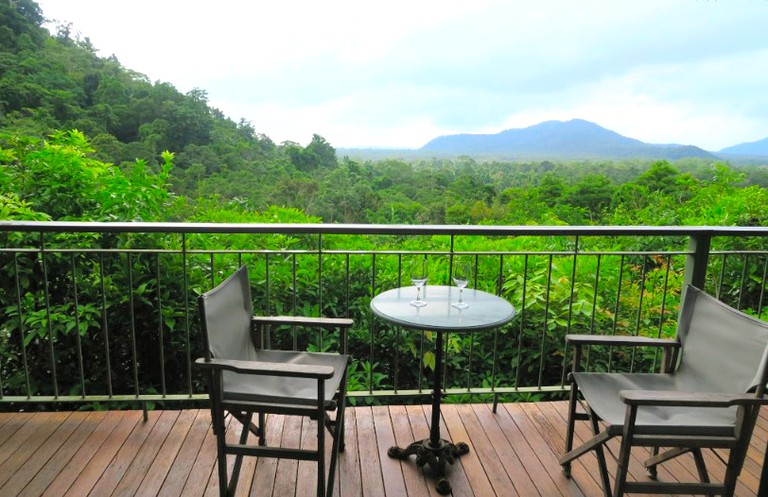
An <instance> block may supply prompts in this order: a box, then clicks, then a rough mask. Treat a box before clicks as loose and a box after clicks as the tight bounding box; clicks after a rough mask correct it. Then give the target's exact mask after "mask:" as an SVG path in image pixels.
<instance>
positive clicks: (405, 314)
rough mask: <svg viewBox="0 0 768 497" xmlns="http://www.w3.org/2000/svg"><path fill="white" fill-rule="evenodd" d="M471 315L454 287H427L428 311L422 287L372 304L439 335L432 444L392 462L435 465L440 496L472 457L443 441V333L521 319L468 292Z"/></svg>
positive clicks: (504, 305)
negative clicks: (459, 464) (460, 461)
mask: <svg viewBox="0 0 768 497" xmlns="http://www.w3.org/2000/svg"><path fill="white" fill-rule="evenodd" d="M462 295H463V299H464V302H466V303H467V304H469V307H467V308H466V309H457V308H455V307H453V306H451V304H452V303H454V302H457V301H458V300H459V289H458V288H457V287H452V286H426V287H424V291H423V297H422V300H424V301H426V302H427V305H425V306H424V307H414V306H412V305H410V302H411V301H412V300H414V298H415V297H416V287H413V286H410V287H403V288H395V289H393V290H388V291H386V292H383V293H380V294H379V295H377V296H376V297H374V298H373V300H371V311H373V314H374V315H376V316H378V317H380V318H381V319H384V320H386V321H389V322H390V323H394V324H398V325H400V326H403V327H405V328H410V329H414V330H428V331H436V332H438V333H435V371H434V373H435V374H434V384H433V388H432V423H431V426H430V430H429V438H428V439H426V440H419V441H416V442H413V443H412V444H410V445H409V446H408V447H407V448H404V449H403V448H400V447H391V448H390V449H389V451H388V454H389V456H390V457H395V458H398V459H406V458H407V457H408V456H410V455H416V463H417V464H418V465H419V466H424V465H425V464H429V466H430V467H431V468H432V470H433V471H434V472H435V473H436V475H437V476H438V482H437V491H438V492H440V493H441V494H447V493H450V491H451V485H450V483H449V482H448V480H447V479H445V464H446V462H447V463H449V464H453V461H454V460H455V458H456V457H459V456H461V455H464V454H466V453H467V452H469V447H468V446H467V444H465V443H457V444H454V443H452V442H450V441H448V440H444V439H442V438H441V437H440V400H441V397H442V395H441V392H442V376H443V333H444V332H449V331H455V332H460V331H473V330H488V329H493V328H496V327H499V326H501V325H503V324H505V323H508V322H509V321H511V320H512V318H514V317H515V308H514V307H513V306H512V304H510V303H509V302H507V301H506V300H504V299H502V298H501V297H497V296H496V295H493V294H490V293H487V292H483V291H481V290H472V289H464V292H463V294H462Z"/></svg>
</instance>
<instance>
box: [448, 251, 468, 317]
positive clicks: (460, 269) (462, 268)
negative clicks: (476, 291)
mask: <svg viewBox="0 0 768 497" xmlns="http://www.w3.org/2000/svg"><path fill="white" fill-rule="evenodd" d="M452 277H453V283H454V284H455V285H456V286H457V287H459V301H458V302H454V303H452V304H451V306H453V307H455V308H456V309H466V308H467V307H469V304H467V303H466V302H464V299H463V298H462V292H463V291H464V288H466V286H467V285H468V284H469V280H470V278H471V277H472V266H471V265H470V264H469V262H467V261H460V262H456V263H455V264H454V265H453V274H452Z"/></svg>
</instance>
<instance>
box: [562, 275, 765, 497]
mask: <svg viewBox="0 0 768 497" xmlns="http://www.w3.org/2000/svg"><path fill="white" fill-rule="evenodd" d="M566 340H567V342H568V343H569V344H570V345H572V346H573V347H574V365H573V372H572V373H571V374H570V376H569V378H570V380H571V397H570V403H569V415H568V429H567V434H566V447H565V454H564V455H563V456H562V457H561V458H560V464H561V465H562V466H563V470H564V472H565V473H566V475H568V476H570V469H571V463H572V462H573V461H574V460H575V459H576V458H578V457H580V456H582V455H583V454H585V453H587V452H590V451H593V450H594V451H595V454H596V456H597V459H598V463H599V464H598V465H599V468H600V478H601V481H602V486H603V490H604V492H605V495H606V496H607V497H610V496H611V495H613V496H616V497H618V496H622V495H624V494H625V493H628V492H636V493H654V494H657V493H663V494H703V495H725V496H732V495H734V490H735V488H736V480H737V478H738V476H739V473H740V472H741V469H742V466H743V463H744V458H745V456H746V451H747V449H748V447H749V440H750V437H751V436H752V431H753V428H754V425H755V421H756V419H757V416H758V413H759V409H760V405H762V404H765V403H766V400H767V399H764V398H763V393H764V390H765V385H766V380H767V376H766V375H767V374H768V364H767V362H768V324H766V323H764V322H762V321H759V320H757V319H754V318H752V317H750V316H748V315H746V314H744V313H742V312H739V311H737V310H735V309H733V308H731V307H729V306H727V305H725V304H723V303H722V302H720V301H718V300H717V299H715V298H713V297H711V296H709V295H707V294H706V293H704V292H702V291H701V290H699V289H697V288H695V287H692V286H688V287H686V289H685V293H684V299H683V305H682V309H681V313H680V319H679V322H678V327H677V338H676V339H675V340H663V339H649V338H642V337H626V336H597V335H589V336H585V335H568V336H567V338H566ZM591 345H608V346H627V347H635V346H658V347H662V348H663V349H664V352H665V353H664V359H663V361H662V363H663V367H662V372H661V373H598V372H595V373H590V372H579V371H578V369H579V363H580V361H581V357H582V355H583V349H584V348H585V347H587V346H591ZM579 403H581V404H582V405H583V407H584V410H583V411H581V410H578V409H577V405H578V404H579ZM577 420H587V421H589V422H590V425H591V427H592V431H593V434H594V437H593V438H592V439H590V440H588V441H587V442H585V443H584V444H583V445H581V446H580V447H577V448H575V449H574V448H573V440H574V427H575V422H576V421H577ZM614 437H621V446H620V450H619V454H618V458H617V469H616V473H615V479H614V483H613V485H614V489H613V493H611V481H610V478H609V473H608V469H607V464H606V454H605V450H604V448H605V445H606V442H607V441H608V440H610V439H612V438H614ZM638 446H644V447H650V448H651V457H649V458H648V459H647V460H646V461H645V463H644V464H645V467H646V468H647V469H648V474H649V478H648V479H647V480H635V481H627V471H628V464H629V458H630V451H631V449H632V448H633V447H638ZM703 449H727V453H728V457H727V460H726V461H725V465H726V470H725V477H724V479H723V481H721V482H711V481H710V478H709V472H708V470H707V467H706V464H705V459H704V457H703V455H702V450H703ZM687 453H691V454H692V455H693V458H694V461H695V464H696V469H697V472H698V477H699V481H693V482H687V483H685V482H663V481H657V480H656V476H657V471H656V466H657V465H658V464H661V463H663V462H664V461H668V460H670V459H672V458H675V457H678V456H681V455H683V454H687Z"/></svg>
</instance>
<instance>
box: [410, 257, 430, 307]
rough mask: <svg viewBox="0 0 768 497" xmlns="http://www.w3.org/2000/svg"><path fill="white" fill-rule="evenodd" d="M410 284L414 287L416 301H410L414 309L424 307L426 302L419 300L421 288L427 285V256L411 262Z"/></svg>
mask: <svg viewBox="0 0 768 497" xmlns="http://www.w3.org/2000/svg"><path fill="white" fill-rule="evenodd" d="M409 269H410V276H411V283H413V285H414V286H415V287H416V300H412V301H411V305H412V306H414V307H424V306H425V305H427V303H426V302H424V301H423V300H421V287H423V286H424V285H426V284H427V256H426V255H425V256H424V257H423V258H422V257H419V258H416V259H414V260H413V261H411V265H410V268H409Z"/></svg>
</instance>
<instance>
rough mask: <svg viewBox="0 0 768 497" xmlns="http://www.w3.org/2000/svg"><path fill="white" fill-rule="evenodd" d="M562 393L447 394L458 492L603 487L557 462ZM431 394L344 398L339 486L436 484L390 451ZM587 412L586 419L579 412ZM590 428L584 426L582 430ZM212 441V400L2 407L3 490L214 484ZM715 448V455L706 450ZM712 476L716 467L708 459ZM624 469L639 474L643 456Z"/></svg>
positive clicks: (267, 478) (286, 431)
mask: <svg viewBox="0 0 768 497" xmlns="http://www.w3.org/2000/svg"><path fill="white" fill-rule="evenodd" d="M565 410H566V404H565V403H564V402H551V403H526V404H503V405H500V406H499V410H498V413H496V414H494V413H492V412H491V408H490V406H489V405H484V404H474V405H467V404H464V405H446V406H445V408H444V410H443V424H442V426H443V436H444V437H448V438H450V439H452V440H454V441H465V442H467V443H468V444H469V446H470V452H469V454H467V455H464V456H463V457H461V458H460V459H459V460H458V461H457V463H456V464H455V465H453V466H450V467H449V475H448V478H449V480H450V481H451V484H452V485H453V495H457V496H472V495H477V496H483V497H485V496H494V495H496V496H500V497H510V496H524V497H528V496H532V497H558V496H563V497H565V496H578V497H593V496H594V497H599V496H601V495H602V491H601V488H600V485H599V483H598V477H597V464H596V460H595V458H594V456H593V455H592V454H587V455H585V456H583V457H582V458H581V459H580V460H579V461H578V462H576V463H575V464H574V466H573V478H572V479H567V478H565V477H564V476H563V475H562V473H561V471H560V467H559V465H558V464H557V457H558V455H559V453H560V451H561V447H562V445H563V435H564V432H565ZM429 413H430V407H429V406H384V407H355V408H349V409H348V410H347V419H348V423H347V433H346V437H347V438H346V441H347V450H346V452H345V453H344V454H342V456H341V458H340V462H339V465H340V467H339V472H338V475H339V476H338V479H337V480H336V489H335V494H336V495H338V496H339V497H359V496H365V497H384V496H386V497H394V496H409V497H428V496H432V497H434V496H437V495H439V494H437V492H436V491H435V489H434V485H433V481H432V479H430V478H429V477H427V476H425V474H424V472H423V471H422V470H421V469H419V468H417V467H416V464H415V463H414V461H413V458H411V459H410V460H408V461H402V462H401V461H398V460H393V459H390V458H389V457H387V455H386V452H387V449H388V448H389V447H390V446H391V445H393V444H398V445H406V444H407V443H409V442H410V441H412V440H414V439H421V438H426V437H427V436H428V428H429V427H428V420H429ZM580 424H584V423H580ZM586 435H587V434H586V433H585V432H584V431H583V430H582V431H579V432H578V433H577V436H578V437H584V436H586ZM268 436H269V438H270V440H278V439H281V440H282V442H283V445H284V446H289V447H299V446H302V447H307V446H311V444H312V443H313V442H314V437H315V434H314V427H313V426H311V425H310V424H309V422H302V420H301V419H299V418H293V417H282V416H274V417H272V418H271V423H270V424H269V432H268ZM767 441H768V415H766V413H765V412H763V413H762V416H761V419H760V424H759V426H758V427H757V429H756V432H755V434H754V436H753V440H752V449H751V450H750V452H749V454H748V458H747V461H746V463H745V467H744V471H743V473H742V475H741V477H740V481H739V486H738V488H737V491H736V495H737V496H739V497H751V496H755V495H756V491H757V487H758V484H759V476H760V470H761V467H762V461H763V453H764V450H765V446H766V442H767ZM215 459H216V449H215V442H214V438H213V433H212V431H211V429H210V415H209V412H208V411H207V410H184V411H155V412H150V415H149V421H148V422H146V423H145V422H143V421H142V415H141V412H137V411H110V412H58V413H34V414H30V413H0V496H3V497H6V496H16V495H19V496H36V495H51V496H56V497H62V496H78V497H79V496H85V495H93V496H108V495H115V496H133V495H141V496H144V495H147V496H154V495H160V496H181V495H184V496H203V495H205V496H213V495H217V489H218V487H217V484H218V478H217V473H216V471H215ZM711 459H714V457H712V458H711ZM710 466H711V467H712V473H713V475H714V476H716V477H720V476H721V475H722V470H721V469H717V470H716V469H715V468H720V466H719V465H717V464H711V465H710ZM630 472H631V474H632V475H633V476H634V477H635V478H641V479H642V478H644V471H643V470H642V468H641V467H640V462H639V460H638V459H635V458H633V460H632V463H631V466H630ZM315 474H316V472H315V468H314V464H312V463H308V462H296V461H288V460H280V461H277V460H275V459H266V458H264V459H260V460H257V459H255V458H246V460H245V462H244V464H243V470H242V476H241V479H240V485H239V487H238V492H237V495H255V496H275V497H278V496H297V497H304V496H307V495H313V493H314V481H315V480H314V478H315ZM694 474H695V466H694V463H693V460H692V458H691V459H690V460H689V459H686V457H683V458H680V460H679V461H674V462H673V463H671V464H668V465H667V466H666V467H665V468H663V469H660V471H659V477H660V478H661V479H664V480H684V479H686V478H691V477H692V476H693V475H694Z"/></svg>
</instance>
